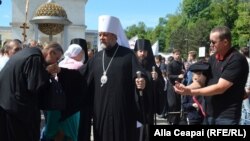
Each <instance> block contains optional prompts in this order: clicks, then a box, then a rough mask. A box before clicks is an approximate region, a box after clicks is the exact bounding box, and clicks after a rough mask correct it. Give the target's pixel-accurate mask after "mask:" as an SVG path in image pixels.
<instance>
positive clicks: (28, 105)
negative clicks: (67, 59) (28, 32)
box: [0, 43, 63, 141]
mask: <svg viewBox="0 0 250 141" xmlns="http://www.w3.org/2000/svg"><path fill="white" fill-rule="evenodd" d="M62 54H63V50H62V48H61V46H60V45H59V44H57V43H52V44H49V45H48V46H47V48H45V49H43V51H41V50H40V49H39V48H25V49H23V50H21V51H19V52H18V53H16V54H15V55H14V56H12V57H11V58H10V60H9V61H8V62H7V64H6V66H5V67H4V68H3V70H2V71H1V72H0V140H1V141H38V140H39V137H40V121H41V115H40V104H41V103H42V101H40V100H41V99H40V97H43V94H45V92H46V90H47V89H48V86H49V76H50V75H49V73H48V72H47V71H46V65H49V64H54V63H56V62H57V61H58V60H59V58H60V57H61V55H62Z"/></svg>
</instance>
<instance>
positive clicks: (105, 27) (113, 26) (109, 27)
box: [98, 15, 129, 48]
mask: <svg viewBox="0 0 250 141" xmlns="http://www.w3.org/2000/svg"><path fill="white" fill-rule="evenodd" d="M98 32H109V33H113V34H115V35H116V36H117V43H118V44H119V45H121V46H124V47H128V48H129V43H128V39H127V37H126V34H125V32H124V30H123V28H122V25H121V23H120V20H119V19H118V18H117V17H114V16H109V15H102V16H99V22H98Z"/></svg>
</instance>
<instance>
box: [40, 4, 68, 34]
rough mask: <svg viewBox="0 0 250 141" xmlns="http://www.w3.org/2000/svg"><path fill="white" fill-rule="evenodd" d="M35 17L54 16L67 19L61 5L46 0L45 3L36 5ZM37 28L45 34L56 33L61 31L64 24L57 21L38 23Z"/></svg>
mask: <svg viewBox="0 0 250 141" xmlns="http://www.w3.org/2000/svg"><path fill="white" fill-rule="evenodd" d="M35 16H36V17H44V16H45V17H56V18H62V19H67V14H66V12H65V10H64V9H63V7H61V6H59V5H58V4H56V3H54V2H51V1H49V2H47V3H45V4H42V5H41V6H39V7H38V9H37V11H36V14H35ZM38 29H39V30H40V31H41V32H42V33H44V34H47V35H56V34H58V33H60V32H62V31H63V29H64V24H59V23H39V24H38Z"/></svg>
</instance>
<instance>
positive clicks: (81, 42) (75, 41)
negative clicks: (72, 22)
mask: <svg viewBox="0 0 250 141" xmlns="http://www.w3.org/2000/svg"><path fill="white" fill-rule="evenodd" d="M70 44H78V45H80V46H81V47H82V49H83V50H84V55H85V61H84V64H85V63H86V62H87V61H88V48H87V42H86V40H85V39H82V38H74V39H72V40H71V41H70Z"/></svg>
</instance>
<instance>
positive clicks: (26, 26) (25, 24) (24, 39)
mask: <svg viewBox="0 0 250 141" xmlns="http://www.w3.org/2000/svg"><path fill="white" fill-rule="evenodd" d="M20 28H23V33H22V35H23V42H25V41H26V37H27V35H26V29H29V26H28V25H27V23H23V25H22V26H20Z"/></svg>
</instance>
